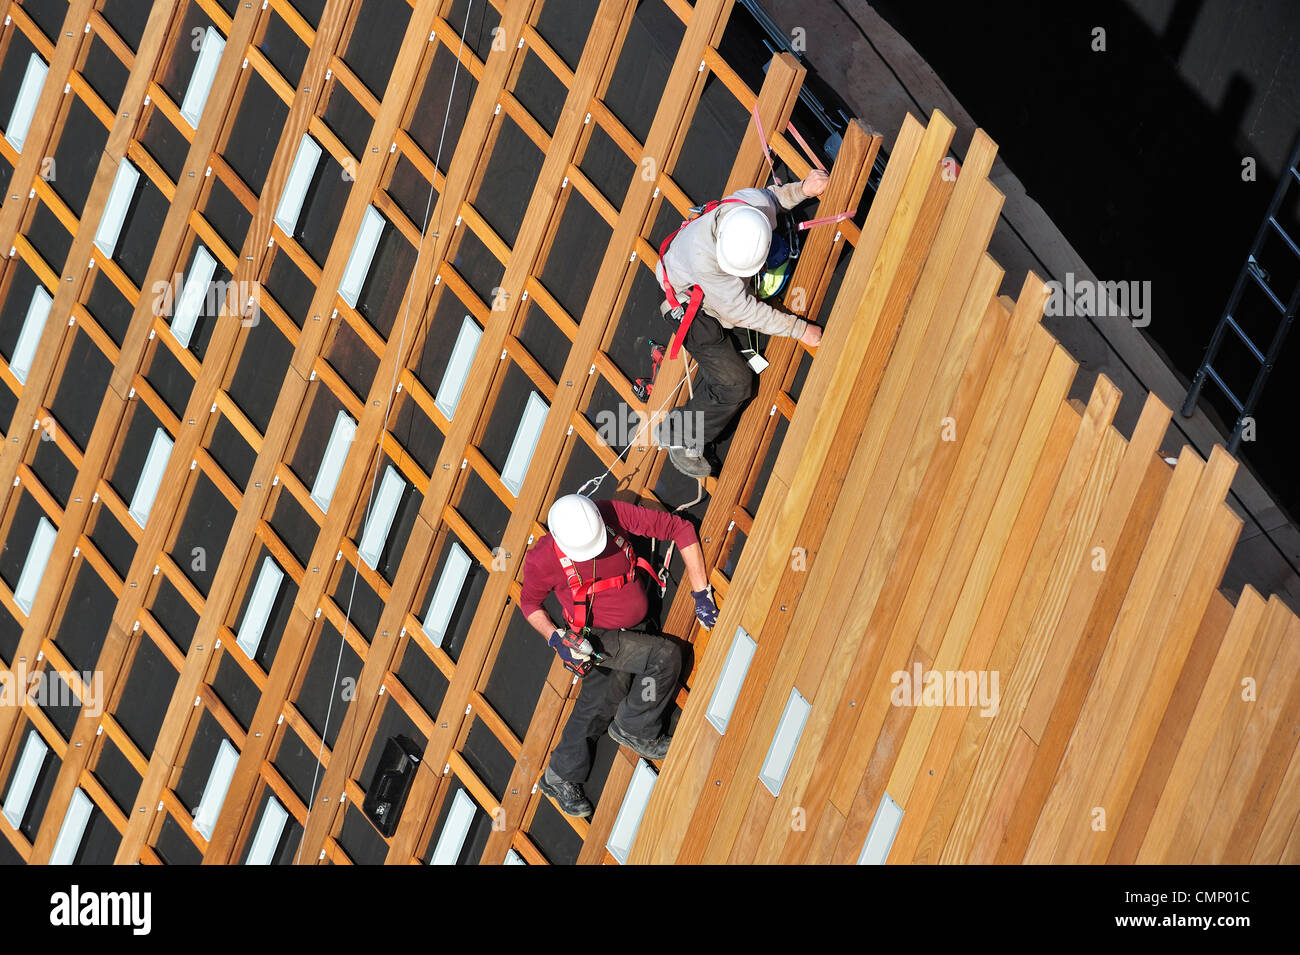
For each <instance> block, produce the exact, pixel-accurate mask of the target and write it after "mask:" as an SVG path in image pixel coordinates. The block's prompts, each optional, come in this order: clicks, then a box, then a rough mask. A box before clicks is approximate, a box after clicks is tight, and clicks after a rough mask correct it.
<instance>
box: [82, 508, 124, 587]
mask: <svg viewBox="0 0 1300 955" xmlns="http://www.w3.org/2000/svg"><path fill="white" fill-rule="evenodd" d="M90 540H91V542H92V543H93V544H94V545H95V547H96V548H97V549H98V550H99V553H100V555H101V556H102V557H103V558H104V559H105V560H106V561H108V563H109V566H111V567H112V568H113V570H114V571H115V572H116V573H117V575H118V576H119V577H122V578H123V579H125V577H126V572H127V571H128V570H130V569H131V561H132V560H133V559H134V558H135V538H134V537H132V536H131V533H130V531H128V530H127V529H126V528H125V527H124V526H123V525H122V522H121V521H119V520H118V519H117V517H116V515H114V514H113V512H112V511H110V510H109V509H108V508H107V507H105V506H104V505H103V504H99V505H98V513H97V515H96V517H95V525H94V529H93V530H92V531H91V532H90Z"/></svg>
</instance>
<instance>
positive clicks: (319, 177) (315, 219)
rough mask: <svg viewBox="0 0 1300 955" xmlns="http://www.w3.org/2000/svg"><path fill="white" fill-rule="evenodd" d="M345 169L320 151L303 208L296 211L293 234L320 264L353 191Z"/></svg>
mask: <svg viewBox="0 0 1300 955" xmlns="http://www.w3.org/2000/svg"><path fill="white" fill-rule="evenodd" d="M344 173H345V170H344V169H343V167H342V166H340V165H339V164H338V162H337V161H336V160H335V159H334V157H333V156H332V155H330V154H329V153H327V152H322V153H321V158H320V162H319V163H318V164H317V166H316V175H315V177H314V178H313V179H312V181H311V185H310V186H308V187H307V195H306V196H305V197H304V199H303V201H302V212H301V213H300V214H299V215H298V226H297V231H296V232H294V235H293V237H294V238H295V239H297V240H298V242H299V243H300V244H301V245H302V247H303V251H305V252H306V253H307V254H308V255H309V256H311V258H312V261H313V262H315V263H316V264H317V265H320V266H323V265H324V264H325V258H326V256H328V255H329V251H330V246H331V245H333V243H334V240H335V239H336V238H337V237H338V232H339V220H340V219H342V218H343V209H344V207H345V206H346V205H347V202H348V194H349V193H350V192H351V191H352V182H353V180H352V178H351V174H348V175H344Z"/></svg>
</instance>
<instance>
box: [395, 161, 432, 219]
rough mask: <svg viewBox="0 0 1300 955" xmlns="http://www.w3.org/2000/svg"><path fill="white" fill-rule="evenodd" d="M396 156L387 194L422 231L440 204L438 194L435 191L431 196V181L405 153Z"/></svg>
mask: <svg viewBox="0 0 1300 955" xmlns="http://www.w3.org/2000/svg"><path fill="white" fill-rule="evenodd" d="M396 156H397V159H396V162H395V163H394V165H393V175H392V177H391V178H390V179H389V181H388V189H387V192H388V195H389V196H391V197H392V199H393V201H394V202H395V203H397V208H399V209H401V210H402V212H403V213H404V214H405V215H406V217H407V218H408V219H410V220H411V222H412V224H413V225H414V226H415V227H416V228H417V229H420V228H422V227H423V225H424V223H425V222H426V221H427V219H426V216H431V215H433V209H434V207H435V206H436V205H437V204H438V193H437V192H436V191H434V192H433V193H432V195H430V184H429V180H428V179H425V178H424V176H422V175H420V171H419V170H418V169H416V168H415V165H414V164H413V163H412V162H411V161H410V160H409V159H407V158H406V156H405V155H404V154H403V153H401V152H398V153H397V154H396Z"/></svg>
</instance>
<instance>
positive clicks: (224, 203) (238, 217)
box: [203, 176, 288, 302]
mask: <svg viewBox="0 0 1300 955" xmlns="http://www.w3.org/2000/svg"><path fill="white" fill-rule="evenodd" d="M203 215H204V218H206V219H207V220H208V222H209V223H210V224H211V226H212V228H213V229H215V230H216V233H217V235H219V236H221V241H222V242H224V243H226V245H228V246H229V247H230V249H231V251H232V252H234V253H235V254H236V255H238V254H239V251H240V250H241V249H242V248H243V246H244V238H245V236H247V235H248V227H249V226H250V225H252V224H253V214H252V213H251V212H249V211H248V210H247V209H245V208H244V204H243V203H242V202H240V201H239V200H238V199H236V198H235V194H234V193H233V192H231V191H230V189H229V188H228V187H227V186H226V184H225V182H223V181H222V180H221V178H220V177H219V176H213V177H212V188H211V190H210V191H209V192H208V201H207V202H206V203H205V204H204V206H203ZM276 257H277V258H281V257H282V256H280V254H279V252H278V251H277V253H276ZM283 258H288V256H283ZM276 301H277V302H278V301H279V299H276Z"/></svg>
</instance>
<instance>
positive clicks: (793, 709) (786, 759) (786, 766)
mask: <svg viewBox="0 0 1300 955" xmlns="http://www.w3.org/2000/svg"><path fill="white" fill-rule="evenodd" d="M811 709H812V706H811V705H810V704H809V703H808V701H807V700H805V699H804V698H803V695H802V694H800V692H799V691H798V690H795V689H791V690H790V698H789V699H788V700H786V702H785V712H783V713H782V714H781V722H780V723H778V724H777V727H776V733H775V734H774V735H773V736H772V745H771V746H769V747H768V750H767V758H766V759H765V760H763V768H762V769H761V770H760V771H759V774H758V778H759V779H760V780H761V781H762V783H763V785H764V786H766V787H767V788H768V789H770V790H771V791H772V795H773V796H779V795H780V794H781V784H782V783H783V782H785V774H786V773H787V772H789V771H790V763H791V761H792V760H793V759H794V751H795V748H796V747H798V745H799V737H801V736H802V735H803V725H804V723H805V722H807V720H808V713H809V711H810V710H811Z"/></svg>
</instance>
